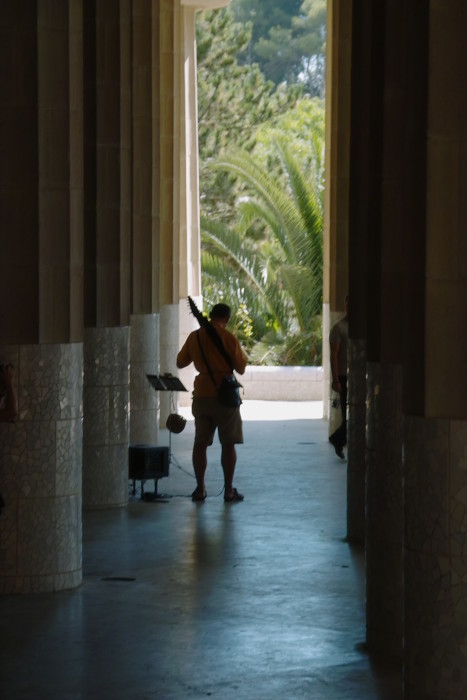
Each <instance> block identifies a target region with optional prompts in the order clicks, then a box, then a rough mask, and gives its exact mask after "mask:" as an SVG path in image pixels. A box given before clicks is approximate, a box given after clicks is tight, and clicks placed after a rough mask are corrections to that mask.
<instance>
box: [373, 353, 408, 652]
mask: <svg viewBox="0 0 467 700" xmlns="http://www.w3.org/2000/svg"><path fill="white" fill-rule="evenodd" d="M367 374H368V379H367V407H368V408H367V445H366V461H367V483H366V492H367V496H366V511H367V514H366V536H365V542H366V630H367V637H366V641H367V644H368V647H369V648H370V649H371V651H374V652H379V653H384V654H389V655H393V656H401V655H402V639H403V632H402V627H403V622H402V605H403V586H402V532H403V508H402V439H403V435H402V433H403V416H402V367H401V366H394V365H391V364H382V363H379V362H375V363H372V362H369V363H368V367H367Z"/></svg>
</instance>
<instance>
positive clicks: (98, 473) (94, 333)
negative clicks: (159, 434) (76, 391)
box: [83, 326, 130, 508]
mask: <svg viewBox="0 0 467 700" xmlns="http://www.w3.org/2000/svg"><path fill="white" fill-rule="evenodd" d="M129 360H130V356H129V328H128V327H127V326H121V327H118V328H88V329H86V331H85V342H84V380H85V381H84V394H83V398H84V405H85V408H86V410H85V414H84V421H83V438H84V446H83V506H84V507H87V508H90V507H112V506H123V505H126V503H127V501H128V437H129V432H128V428H129V426H128V404H129Z"/></svg>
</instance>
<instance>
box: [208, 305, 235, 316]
mask: <svg viewBox="0 0 467 700" xmlns="http://www.w3.org/2000/svg"><path fill="white" fill-rule="evenodd" d="M231 313H232V310H231V308H230V306H227V304H215V305H214V306H213V307H212V309H211V314H210V316H211V318H228V317H230V314H231Z"/></svg>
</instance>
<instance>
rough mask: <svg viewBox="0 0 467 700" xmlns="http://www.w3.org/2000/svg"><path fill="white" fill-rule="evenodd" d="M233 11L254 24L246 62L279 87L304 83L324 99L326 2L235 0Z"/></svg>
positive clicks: (245, 20)
mask: <svg viewBox="0 0 467 700" xmlns="http://www.w3.org/2000/svg"><path fill="white" fill-rule="evenodd" d="M232 11H233V13H234V17H235V19H236V20H237V21H239V22H241V23H243V24H245V23H247V22H251V25H252V32H251V39H250V42H249V44H248V47H247V49H246V50H245V51H244V53H243V54H242V56H243V60H244V61H245V62H248V63H258V65H259V67H260V69H261V71H262V72H263V73H264V75H265V76H266V77H267V78H268V79H270V80H272V81H273V82H274V83H275V84H276V85H279V84H280V83H282V82H287V83H289V84H290V83H300V84H302V85H303V86H304V87H305V90H306V92H307V93H308V94H310V95H311V96H317V97H323V95H324V87H325V81H324V77H325V52H326V0H232Z"/></svg>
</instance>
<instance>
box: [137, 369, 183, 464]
mask: <svg viewBox="0 0 467 700" xmlns="http://www.w3.org/2000/svg"><path fill="white" fill-rule="evenodd" d="M146 377H147V378H148V381H149V383H150V385H151V386H152V388H153V389H154V391H170V407H171V412H172V413H174V412H175V404H174V391H188V389H187V388H186V387H184V386H183V384H182V382H181V381H180V379H179V378H178V377H174V375H173V374H169V372H166V373H165V374H159V375H157V374H147V375H146ZM171 461H172V431H171V430H169V464H170V462H171Z"/></svg>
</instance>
